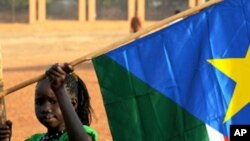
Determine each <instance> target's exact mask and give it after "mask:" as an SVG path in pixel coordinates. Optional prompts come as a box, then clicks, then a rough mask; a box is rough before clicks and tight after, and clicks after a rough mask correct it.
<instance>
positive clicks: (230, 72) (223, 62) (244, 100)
mask: <svg viewBox="0 0 250 141" xmlns="http://www.w3.org/2000/svg"><path fill="white" fill-rule="evenodd" d="M249 52H250V51H248V52H247V55H246V57H245V58H225V59H211V60H208V62H209V63H211V64H212V65H213V66H214V67H216V68H217V69H218V70H220V71H221V72H223V73H224V74H225V75H227V76H228V77H230V78H231V79H233V80H234V81H235V82H236V86H235V89H234V93H233V96H232V99H231V101H230V103H229V106H228V109H227V113H226V116H225V117H224V123H225V122H227V121H228V120H229V119H231V118H232V117H233V116H234V115H235V114H237V113H238V112H239V111H240V110H241V109H242V108H243V107H245V106H246V105H247V104H248V103H249V102H250V95H249V94H250V85H249V82H250V53H249Z"/></svg>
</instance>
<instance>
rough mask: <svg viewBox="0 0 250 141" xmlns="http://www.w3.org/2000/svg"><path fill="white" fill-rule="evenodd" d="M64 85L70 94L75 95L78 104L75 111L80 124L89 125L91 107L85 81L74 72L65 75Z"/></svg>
mask: <svg viewBox="0 0 250 141" xmlns="http://www.w3.org/2000/svg"><path fill="white" fill-rule="evenodd" d="M65 86H66V89H67V91H68V92H69V93H70V94H75V95H76V96H77V99H78V105H77V108H76V113H77V115H78V117H79V118H80V120H81V122H82V124H84V125H90V123H91V118H92V116H91V111H92V108H91V106H90V97H89V93H88V90H87V87H86V85H85V83H84V82H83V81H82V80H81V78H80V77H79V76H78V75H76V74H75V73H69V74H67V75H66V79H65Z"/></svg>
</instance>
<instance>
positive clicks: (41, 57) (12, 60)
mask: <svg viewBox="0 0 250 141" xmlns="http://www.w3.org/2000/svg"><path fill="white" fill-rule="evenodd" d="M150 24H152V23H146V24H145V25H144V26H148V25H150ZM0 33H1V34H0V45H1V48H2V57H3V58H2V60H3V77H4V78H3V82H4V88H9V87H11V86H14V85H16V84H18V83H20V82H23V81H25V80H28V79H30V78H33V77H36V76H38V75H40V74H42V73H43V72H44V71H45V70H46V68H48V67H49V66H50V65H51V64H54V63H56V62H59V63H63V62H70V61H72V60H75V59H77V58H79V57H81V56H83V55H84V54H86V53H88V52H92V51H94V50H98V49H100V48H102V47H105V46H107V45H109V44H111V43H114V42H115V41H117V40H119V39H121V38H124V37H126V36H128V35H129V23H127V22H119V21H118V22H108V21H103V22H93V23H78V22H70V21H57V22H55V21H48V22H46V23H43V24H42V23H35V24H33V25H28V24H0ZM75 70H76V72H77V73H78V74H79V75H80V77H81V78H82V79H83V80H84V81H85V83H86V85H87V87H88V90H89V92H90V96H91V105H92V107H93V110H94V116H93V121H92V125H91V126H92V127H93V128H94V129H96V130H97V132H98V134H99V140H100V141H112V137H111V134H110V130H109V126H108V121H107V117H106V112H105V109H104V105H103V101H102V96H101V93H100V89H99V85H98V81H97V78H96V74H95V71H94V69H93V66H92V63H91V61H89V62H85V63H82V64H80V65H79V66H77V67H76V68H75ZM34 87H35V85H34V84H33V85H30V86H28V87H26V88H23V89H21V90H18V91H16V92H14V93H12V94H10V95H8V96H6V97H5V103H6V111H7V118H8V119H10V120H12V121H13V137H12V140H13V141H23V140H24V139H26V138H27V137H29V136H30V135H32V134H33V133H37V132H45V131H46V130H45V128H44V127H43V126H42V125H41V124H40V123H39V122H38V121H37V119H36V117H35V114H34V102H33V101H34Z"/></svg>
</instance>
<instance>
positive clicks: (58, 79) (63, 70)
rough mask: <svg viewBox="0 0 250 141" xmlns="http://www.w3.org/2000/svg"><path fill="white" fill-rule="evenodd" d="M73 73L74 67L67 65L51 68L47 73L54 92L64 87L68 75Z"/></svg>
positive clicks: (57, 65) (56, 65)
mask: <svg viewBox="0 0 250 141" xmlns="http://www.w3.org/2000/svg"><path fill="white" fill-rule="evenodd" d="M70 72H73V67H72V66H71V65H69V64H67V63H64V64H63V65H59V64H55V65H53V66H51V68H50V69H49V70H47V71H46V73H45V74H46V76H47V78H48V79H49V80H50V83H51V88H52V89H53V90H58V89H59V88H61V87H63V84H64V81H65V78H66V74H67V73H70Z"/></svg>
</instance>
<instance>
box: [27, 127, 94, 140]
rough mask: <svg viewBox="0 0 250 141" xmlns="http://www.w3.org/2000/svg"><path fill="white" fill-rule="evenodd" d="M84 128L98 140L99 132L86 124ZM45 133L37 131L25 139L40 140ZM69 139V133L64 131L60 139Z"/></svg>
mask: <svg viewBox="0 0 250 141" xmlns="http://www.w3.org/2000/svg"><path fill="white" fill-rule="evenodd" d="M83 128H84V129H85V131H86V132H87V134H89V135H90V136H91V137H92V141H97V132H96V131H95V130H94V129H92V128H91V127H89V126H86V125H83ZM44 135H45V133H37V134H34V135H32V136H31V137H30V138H28V139H26V140H25V141H40V140H41V138H42V137H43V136H44ZM68 140H69V139H68V134H67V133H66V132H65V133H63V134H62V135H61V136H60V138H59V139H58V141H68Z"/></svg>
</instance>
